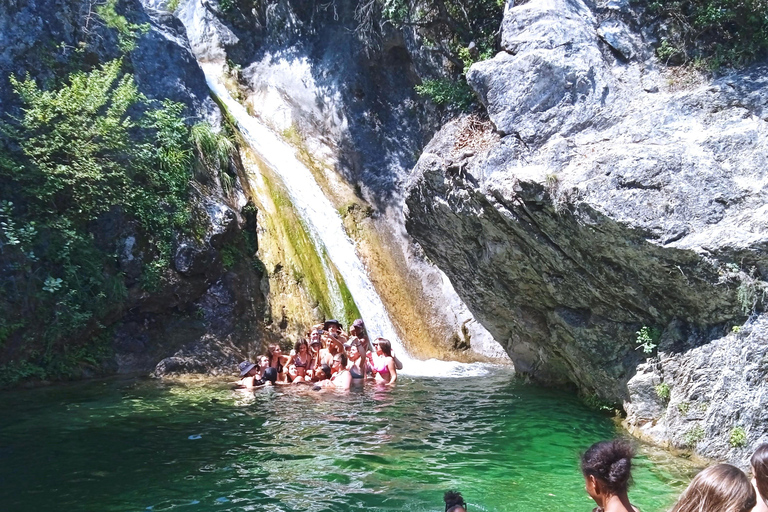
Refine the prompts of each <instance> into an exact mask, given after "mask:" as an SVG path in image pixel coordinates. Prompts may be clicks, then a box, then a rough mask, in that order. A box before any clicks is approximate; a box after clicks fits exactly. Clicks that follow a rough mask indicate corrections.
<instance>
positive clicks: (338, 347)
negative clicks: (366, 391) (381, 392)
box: [238, 319, 403, 390]
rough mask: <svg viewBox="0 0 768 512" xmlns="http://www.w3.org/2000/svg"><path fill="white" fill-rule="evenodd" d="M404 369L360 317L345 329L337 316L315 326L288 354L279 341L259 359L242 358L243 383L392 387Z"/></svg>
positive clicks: (389, 347) (389, 346) (250, 385)
mask: <svg viewBox="0 0 768 512" xmlns="http://www.w3.org/2000/svg"><path fill="white" fill-rule="evenodd" d="M402 368H403V366H402V364H401V363H400V361H399V360H398V359H397V357H396V356H395V354H394V353H393V352H392V344H391V343H390V342H389V340H386V339H384V338H377V339H375V340H374V341H371V340H370V339H369V338H368V333H367V332H366V330H365V324H364V323H363V321H362V320H361V319H357V320H355V321H354V322H353V323H352V325H351V326H350V328H349V333H348V334H347V333H345V332H344V326H343V325H342V324H341V322H339V321H338V320H327V321H326V322H324V323H322V324H318V325H315V326H314V327H313V328H312V330H311V331H309V332H307V333H306V337H304V338H301V339H299V340H298V341H297V342H296V344H295V345H294V346H293V350H291V351H290V353H289V354H285V353H283V350H282V348H281V347H280V345H278V344H276V343H275V344H272V345H269V347H268V353H267V354H265V355H261V356H259V357H258V359H257V360H256V362H251V361H243V362H242V363H240V382H239V384H238V386H239V387H240V388H246V389H250V388H256V387H260V386H272V385H282V384H306V385H312V386H313V387H315V388H316V389H322V388H334V389H342V390H346V389H349V388H350V387H351V386H353V385H355V384H362V383H363V382H365V381H366V380H371V381H373V382H376V383H379V384H382V385H386V386H392V385H394V384H395V382H396V381H397V370H401V369H402Z"/></svg>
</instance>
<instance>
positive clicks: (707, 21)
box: [644, 0, 768, 68]
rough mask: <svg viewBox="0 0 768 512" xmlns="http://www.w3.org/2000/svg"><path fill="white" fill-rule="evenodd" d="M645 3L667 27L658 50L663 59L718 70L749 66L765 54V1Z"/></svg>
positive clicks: (767, 17) (767, 20)
mask: <svg viewBox="0 0 768 512" xmlns="http://www.w3.org/2000/svg"><path fill="white" fill-rule="evenodd" d="M644 3H647V5H648V10H649V12H650V13H651V14H652V15H654V16H657V17H659V18H660V19H662V20H663V21H664V22H665V24H666V25H667V30H666V34H665V35H664V36H663V37H662V39H661V43H660V45H659V47H658V48H657V54H658V56H659V58H661V59H662V60H665V61H668V62H670V63H681V62H688V61H698V62H702V63H707V64H708V65H709V66H710V67H711V68H719V67H721V66H723V65H731V66H739V65H744V64H748V63H750V62H752V61H754V60H756V59H758V58H761V57H764V56H765V55H766V53H768V2H765V1H764V0H675V1H670V2H661V1H658V0H653V1H650V2H644Z"/></svg>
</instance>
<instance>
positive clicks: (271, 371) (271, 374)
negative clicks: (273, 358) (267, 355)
mask: <svg viewBox="0 0 768 512" xmlns="http://www.w3.org/2000/svg"><path fill="white" fill-rule="evenodd" d="M276 384H277V368H274V367H272V366H269V367H267V369H266V370H264V379H263V385H266V386H274V385H276Z"/></svg>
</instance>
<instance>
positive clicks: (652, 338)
mask: <svg viewBox="0 0 768 512" xmlns="http://www.w3.org/2000/svg"><path fill="white" fill-rule="evenodd" d="M636 334H637V339H636V340H635V343H637V347H636V348H635V350H639V349H641V348H642V349H643V353H644V354H651V353H653V351H654V349H655V348H656V347H657V346H658V342H659V338H660V337H661V333H660V332H659V330H658V329H652V328H650V327H648V326H645V325H644V326H643V327H642V328H641V329H640V330H639V331H637V333H636Z"/></svg>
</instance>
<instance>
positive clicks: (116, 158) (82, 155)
mask: <svg viewBox="0 0 768 512" xmlns="http://www.w3.org/2000/svg"><path fill="white" fill-rule="evenodd" d="M11 84H12V85H13V88H14V90H15V91H16V93H17V94H18V95H19V98H20V100H21V103H22V109H21V114H20V115H18V116H17V117H14V118H8V119H7V120H5V121H3V122H2V125H0V128H1V129H0V155H2V156H0V282H1V283H2V288H3V289H2V290H1V293H0V295H1V296H2V297H1V298H0V349H3V348H5V349H6V350H5V351H4V352H5V353H6V359H14V358H15V360H16V361H17V363H19V364H22V362H23V364H22V366H18V365H17V366H18V368H22V367H23V368H26V369H25V370H24V371H21V370H19V371H16V372H15V373H14V372H11V374H13V375H19V376H23V374H33V375H38V374H40V373H42V374H45V375H54V376H56V375H61V374H66V373H67V372H68V371H70V370H71V368H70V369H68V368H69V367H68V364H69V363H64V362H63V361H70V362H71V360H72V358H75V359H77V360H80V361H82V360H87V359H88V356H87V354H85V353H83V352H82V350H81V349H82V347H84V346H86V345H83V344H82V343H80V344H78V343H75V344H71V343H70V344H68V343H67V341H68V340H70V341H71V340H72V339H73V337H77V336H82V335H83V334H84V333H87V332H90V333H91V334H93V333H95V332H98V331H99V330H101V329H102V328H103V325H102V322H103V321H104V320H105V319H106V318H108V317H109V316H110V314H112V313H114V312H115V311H119V309H120V308H121V307H122V304H123V302H124V300H125V298H126V294H127V291H126V283H125V277H124V276H123V275H122V273H121V272H120V270H119V266H118V265H117V259H116V255H117V253H118V252H119V251H120V248H119V247H117V243H118V242H119V241H118V240H109V241H108V242H107V243H106V245H105V242H104V241H102V242H101V243H99V242H97V239H98V238H99V237H98V229H99V228H98V225H99V222H103V220H104V219H105V218H106V217H109V216H113V217H117V218H124V219H125V220H126V221H127V222H129V223H131V222H132V223H135V225H137V226H138V229H137V233H138V235H139V236H140V237H141V238H142V240H143V241H144V245H143V250H144V252H145V253H146V254H145V255H146V260H147V261H145V262H144V263H145V264H144V274H145V279H144V282H145V285H146V287H152V286H153V285H154V286H156V285H157V283H158V282H159V277H160V274H161V273H162V271H163V269H164V268H166V267H167V266H168V264H169V262H170V255H171V248H172V243H173V240H174V234H175V232H176V231H178V230H182V229H188V228H189V226H190V206H189V190H190V187H189V183H190V178H191V175H192V161H193V156H194V154H193V151H194V148H193V145H192V141H191V138H190V129H189V127H188V126H187V125H186V124H185V122H184V119H183V117H182V112H183V108H184V107H183V105H181V104H178V103H172V102H164V103H155V102H150V101H148V100H146V98H144V97H143V96H142V95H141V94H140V93H139V91H138V89H137V87H136V85H135V82H134V80H133V77H132V76H131V75H129V74H123V73H122V72H121V61H120V60H115V61H112V62H108V63H106V64H104V65H103V66H102V67H100V68H97V69H94V70H92V71H91V72H88V73H84V72H76V73H73V74H72V75H71V76H70V77H69V80H68V81H67V83H65V84H64V85H62V86H61V87H59V88H57V89H54V90H43V89H41V88H40V87H39V86H38V85H37V83H36V82H35V81H34V80H32V79H31V78H29V77H26V78H24V79H19V78H18V77H11ZM90 338H93V336H90ZM4 345H6V346H5V347H4ZM78 350H81V351H80V352H78ZM9 354H10V355H9ZM14 354H15V356H14ZM30 365H32V366H30ZM33 367H34V368H38V370H31V369H30V368H33ZM18 368H17V369H18ZM6 369H7V368H6ZM30 372H31V373H30ZM6 380H7V379H6Z"/></svg>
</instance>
